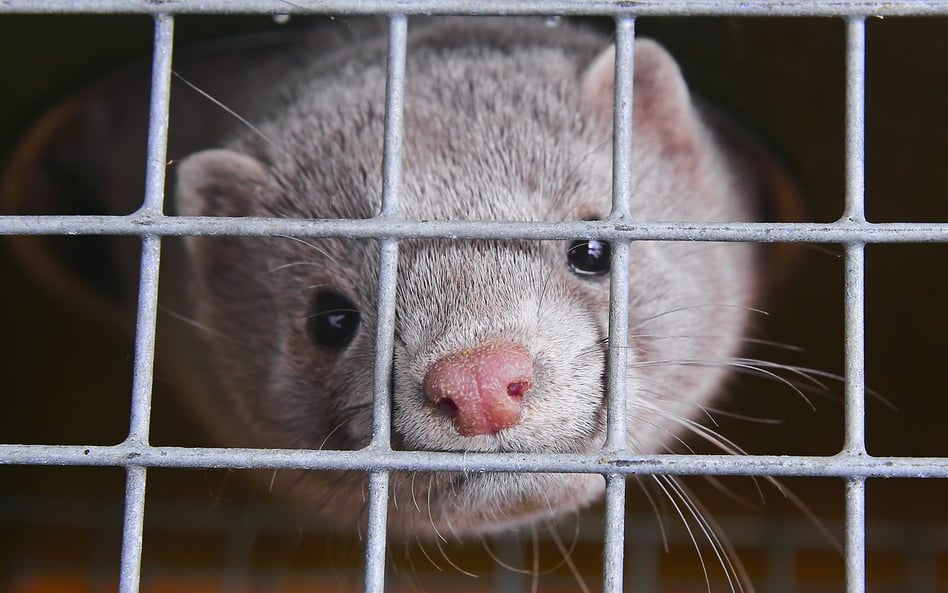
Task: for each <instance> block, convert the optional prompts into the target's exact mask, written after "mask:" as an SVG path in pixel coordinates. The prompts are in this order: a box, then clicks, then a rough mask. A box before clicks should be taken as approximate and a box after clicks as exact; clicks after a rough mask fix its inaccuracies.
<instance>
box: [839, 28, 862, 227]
mask: <svg viewBox="0 0 948 593" xmlns="http://www.w3.org/2000/svg"><path fill="white" fill-rule="evenodd" d="M865 131H866V20H865V18H863V17H854V18H849V19H847V20H846V212H845V215H844V217H845V218H847V219H849V220H852V221H853V222H863V221H865V219H866V218H865V204H864V200H865V154H866V142H865Z"/></svg>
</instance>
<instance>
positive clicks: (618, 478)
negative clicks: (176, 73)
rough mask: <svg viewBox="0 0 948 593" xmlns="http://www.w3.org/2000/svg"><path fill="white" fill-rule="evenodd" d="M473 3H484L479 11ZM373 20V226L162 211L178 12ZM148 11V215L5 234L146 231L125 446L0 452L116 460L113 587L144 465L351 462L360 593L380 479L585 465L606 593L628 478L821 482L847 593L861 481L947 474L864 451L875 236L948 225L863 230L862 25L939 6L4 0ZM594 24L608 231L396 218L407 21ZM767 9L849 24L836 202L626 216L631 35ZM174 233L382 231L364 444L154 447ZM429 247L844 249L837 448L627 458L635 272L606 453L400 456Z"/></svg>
mask: <svg viewBox="0 0 948 593" xmlns="http://www.w3.org/2000/svg"><path fill="white" fill-rule="evenodd" d="M475 4H476V5H475ZM311 11H312V12H321V13H330V14H363V13H364V14H368V13H371V14H379V13H392V14H394V16H390V44H389V67H388V82H387V86H386V89H387V91H386V124H385V151H384V163H383V177H384V182H383V200H382V204H383V206H382V210H381V212H380V215H379V216H378V217H376V218H375V219H372V220H331V221H312V220H272V219H254V218H249V219H248V218H219V217H213V218H209V217H205V218H201V217H195V218H188V217H169V216H164V215H163V214H162V213H161V204H162V200H163V194H164V171H165V162H166V159H165V148H166V140H167V126H168V113H167V105H168V94H169V80H170V64H171V46H172V32H173V20H172V18H171V17H170V16H169V15H170V14H172V13H175V14H185V13H251V12H252V13H273V14H275V13H286V14H295V13H302V12H311ZM22 12H31V13H45V14H51V13H73V14H76V13H148V14H156V15H157V16H156V32H155V53H154V71H153V85H152V110H151V118H150V120H149V126H150V127H149V143H148V147H149V153H148V163H147V171H148V173H147V184H146V191H145V201H144V205H143V207H142V208H141V209H140V210H139V211H138V212H136V213H134V214H132V215H129V216H0V235H14V234H22V235H34V234H69V235H135V236H141V237H142V239H143V255H142V274H141V287H140V293H139V299H140V302H139V318H138V331H137V334H136V358H135V375H134V386H133V394H132V412H131V421H130V431H129V436H128V438H127V439H126V441H125V442H124V443H122V444H120V445H115V446H90V447H83V446H69V445H63V446H48V445H12V444H2V445H0V465H3V464H20V465H82V466H116V467H124V468H126V471H127V482H126V508H125V514H124V528H123V550H122V564H121V580H120V591H121V592H122V593H135V592H136V591H138V581H139V576H140V566H141V554H142V527H143V513H144V504H145V498H146V497H145V485H146V481H145V476H146V470H147V468H149V467H182V468H183V467H200V468H268V469H309V470H351V471H364V472H368V473H369V508H368V518H369V523H368V537H367V542H366V580H365V590H366V591H367V592H369V591H371V592H373V593H381V592H382V591H383V590H384V577H385V549H386V548H385V543H386V542H385V538H386V535H385V527H386V520H387V504H388V502H387V498H388V477H389V475H388V472H390V471H396V470H398V471H462V472H463V471H500V472H582V473H597V474H601V475H603V476H604V479H605V480H606V483H607V488H606V524H605V535H604V538H605V553H604V588H605V590H606V591H610V592H618V591H621V590H622V589H623V563H624V559H623V547H622V546H623V538H624V533H625V529H624V521H625V517H624V509H625V504H624V500H625V480H624V478H625V476H628V475H642V474H667V475H692V474H713V475H751V476H823V477H838V478H843V479H845V480H846V526H847V536H846V567H847V591H848V593H862V592H863V591H864V590H865V570H866V567H865V537H866V533H865V531H866V516H865V480H866V478H869V477H911V478H923V477H924V478H948V459H946V458H920V457H888V458H882V457H872V456H869V455H868V454H867V453H866V451H865V425H864V405H865V401H864V398H865V352H864V349H865V322H864V305H865V278H864V276H865V261H864V257H865V256H864V246H865V244H867V243H945V242H948V224H939V223H885V224H873V223H869V222H867V221H866V220H865V214H864V212H865V208H864V190H865V188H864V175H865V171H864V158H865V155H864V152H865V147H864V118H865V102H864V98H865V20H864V19H865V17H866V16H868V15H882V16H897V15H908V14H911V15H935V14H940V15H948V3H945V2H938V1H921V0H917V1H911V0H907V1H901V2H898V1H895V2H873V1H852V2H819V1H803V0H796V1H792V0H760V1H758V2H746V1H744V0H714V1H710V0H708V1H703V2H693V1H688V0H642V1H639V2H635V3H629V2H626V1H624V0H616V1H593V2H586V1H580V0H575V1H566V0H550V1H543V0H534V1H516V0H514V1H506V2H499V1H494V2H477V3H473V2H470V1H468V0H416V1H413V2H404V1H403V0H376V1H374V2H358V1H355V0H350V1H342V0H319V1H318V2H317V1H315V0H294V2H292V3H290V2H284V1H282V0H195V1H188V0H165V1H164V2H161V3H155V2H154V1H153V0H4V1H0V14H4V13H22ZM472 12H477V13H482V14H485V13H492V14H545V15H547V14H600V15H612V16H614V17H616V21H617V43H616V44H617V60H616V80H617V82H618V83H619V84H617V88H616V95H615V104H616V111H615V114H614V117H615V119H614V121H615V143H614V150H615V153H614V161H615V162H614V175H615V178H614V196H613V197H614V207H613V212H612V214H611V215H610V217H609V218H608V219H606V220H603V221H575V222H555V223H546V222H463V221H432V222H427V221H426V222H422V221H408V220H401V219H399V218H398V188H399V183H400V175H401V157H400V151H401V140H402V136H401V114H402V101H403V96H402V90H403V88H404V75H405V72H404V65H405V36H406V31H407V19H406V18H405V15H411V14H429V13H440V14H448V13H456V14H470V13H472ZM656 14H661V15H681V16H685V15H745V16H750V15H767V16H776V15H784V16H802V15H824V16H831V15H832V16H845V17H850V18H849V19H848V20H847V54H846V55H847V78H846V91H847V92H846V96H847V111H846V113H847V120H846V210H845V212H844V214H843V216H842V218H841V219H840V220H839V221H837V222H832V223H779V224H771V223H674V222H668V223H666V222H660V223H658V222H634V221H631V220H630V216H631V213H632V212H634V209H635V204H634V203H630V202H629V200H630V197H631V171H632V167H634V152H633V150H632V149H633V146H634V143H633V135H632V131H633V127H632V122H633V119H632V116H633V114H632V110H631V107H632V93H633V88H632V79H633V71H632V65H633V61H632V52H633V45H632V40H633V37H634V26H633V25H634V16H638V15H656ZM181 235H241V236H273V235H291V236H298V237H330V236H332V237H351V238H368V239H377V240H379V242H380V244H381V254H382V255H381V266H380V270H379V333H378V341H377V344H378V352H377V361H376V382H375V394H376V395H375V409H374V423H373V428H374V436H373V440H372V444H371V446H370V447H368V448H366V449H365V450H362V451H308V450H272V449H210V448H178V447H152V446H149V444H148V426H149V416H150V401H151V396H150V393H151V384H152V374H153V373H152V371H153V369H152V362H153V356H154V327H155V315H156V307H157V282H158V267H159V258H160V238H161V237H162V236H181ZM406 237H421V238H484V239H486V238H493V239H531V240H540V239H560V240H562V239H575V238H597V239H602V240H608V241H610V242H612V244H613V257H614V260H613V269H614V270H616V271H619V270H625V271H627V270H628V265H627V262H628V244H629V242H630V241H636V240H662V241H753V242H785V241H787V242H788V241H794V242H810V243H831V242H837V243H842V244H844V245H845V247H846V254H847V255H846V278H845V307H846V387H845V389H846V426H845V428H846V444H845V448H844V450H843V451H842V452H841V453H839V454H837V455H834V456H825V457H821V456H786V457H784V456H750V455H740V456H726V455H692V456H676V455H632V454H630V453H629V452H628V451H625V432H624V426H625V405H624V404H625V397H626V395H625V389H626V388H625V381H624V377H625V373H624V367H625V362H626V361H625V359H624V357H625V353H626V348H624V347H617V346H622V345H624V344H625V342H624V340H625V339H626V336H625V332H624V331H623V330H624V328H625V327H627V325H628V324H627V316H628V311H627V303H626V302H625V298H624V296H623V295H625V294H626V293H627V287H628V276H627V274H622V273H614V274H613V277H612V282H613V293H614V294H613V297H612V303H613V306H612V308H611V312H610V324H611V331H610V344H611V345H612V346H613V348H611V349H610V363H609V372H610V375H609V376H610V392H609V399H610V407H609V430H608V435H609V437H608V440H607V443H606V448H605V450H604V451H603V452H601V453H596V454H589V455H580V454H571V455H553V454H521V453H492V454H477V455H474V454H461V453H441V452H428V451H423V452H419V451H392V450H391V447H390V442H389V440H390V415H391V403H390V393H389V390H390V385H389V381H388V377H389V375H390V373H391V368H392V367H391V365H392V359H391V350H392V348H391V344H392V337H393V331H394V288H395V281H396V274H397V258H398V245H397V241H398V240H399V239H402V238H406Z"/></svg>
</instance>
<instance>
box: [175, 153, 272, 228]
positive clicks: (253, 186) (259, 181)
mask: <svg viewBox="0 0 948 593" xmlns="http://www.w3.org/2000/svg"><path fill="white" fill-rule="evenodd" d="M267 174H268V173H267V168H266V166H264V164H263V163H261V162H260V161H258V160H257V159H255V158H253V157H251V156H247V155H245V154H243V153H239V152H236V151H233V150H225V149H211V150H204V151H201V152H197V153H194V154H192V155H190V156H189V157H187V158H186V159H184V160H183V161H181V163H180V164H179V165H178V170H177V183H176V186H175V198H174V200H175V208H176V210H177V212H178V214H181V215H184V216H252V215H254V214H256V212H255V211H254V204H258V203H260V200H259V199H258V198H259V197H260V196H259V194H260V192H261V191H262V190H263V187H264V184H265V182H266V179H267Z"/></svg>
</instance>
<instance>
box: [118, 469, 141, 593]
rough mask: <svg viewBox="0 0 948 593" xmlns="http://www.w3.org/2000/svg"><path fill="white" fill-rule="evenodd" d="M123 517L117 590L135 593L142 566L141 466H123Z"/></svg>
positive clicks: (136, 592) (124, 592)
mask: <svg viewBox="0 0 948 593" xmlns="http://www.w3.org/2000/svg"><path fill="white" fill-rule="evenodd" d="M125 471H126V477H125V516H124V519H123V521H122V564H121V568H120V569H119V593H138V586H139V582H140V580H141V569H142V534H143V531H144V524H145V468H144V467H142V466H140V465H130V466H128V467H126V468H125Z"/></svg>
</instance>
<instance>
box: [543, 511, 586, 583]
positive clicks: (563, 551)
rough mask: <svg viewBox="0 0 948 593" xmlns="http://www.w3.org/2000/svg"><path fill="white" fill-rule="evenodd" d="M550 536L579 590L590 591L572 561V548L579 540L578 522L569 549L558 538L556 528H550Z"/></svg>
mask: <svg viewBox="0 0 948 593" xmlns="http://www.w3.org/2000/svg"><path fill="white" fill-rule="evenodd" d="M550 537H552V538H553V543H554V544H556V549H558V550H559V551H560V555H562V557H563V562H564V563H566V567H567V568H569V571H570V573H572V575H573V578H574V579H576V584H577V585H578V586H579V589H580V591H582V593H591V591H590V589H589V586H588V585H586V581H585V580H584V579H583V575H582V574H581V573H580V572H579V569H578V568H577V567H576V563H575V562H573V550H574V549H575V548H576V543H577V541H578V540H579V524H578V523H577V525H576V532H575V535H574V537H573V543H572V545H571V546H570V548H569V549H567V548H566V546H564V545H563V540H561V539H560V535H559V533H557V532H556V529H550Z"/></svg>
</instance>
